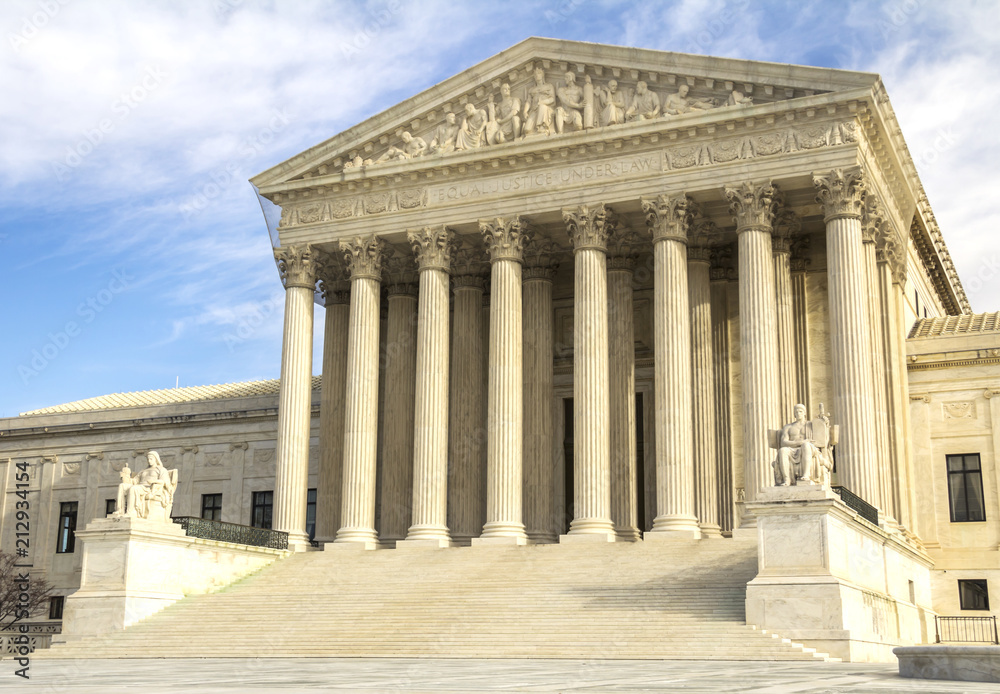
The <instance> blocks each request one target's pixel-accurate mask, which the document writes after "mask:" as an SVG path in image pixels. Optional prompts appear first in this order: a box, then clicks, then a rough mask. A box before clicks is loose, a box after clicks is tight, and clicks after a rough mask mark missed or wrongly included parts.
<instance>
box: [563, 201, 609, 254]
mask: <svg viewBox="0 0 1000 694" xmlns="http://www.w3.org/2000/svg"><path fill="white" fill-rule="evenodd" d="M609 214H610V215H613V214H614V212H613V211H612V210H611V209H610V208H609V207H607V206H605V205H604V203H598V204H597V205H580V206H579V207H570V208H566V207H564V208H563V211H562V218H563V222H564V223H565V224H566V232H567V233H568V234H569V240H570V241H571V242H572V243H573V252H574V253H576V252H577V251H582V250H585V249H593V250H595V251H601V252H602V253H607V251H608V234H609V233H610V232H611V225H610V224H609V223H608V216H609Z"/></svg>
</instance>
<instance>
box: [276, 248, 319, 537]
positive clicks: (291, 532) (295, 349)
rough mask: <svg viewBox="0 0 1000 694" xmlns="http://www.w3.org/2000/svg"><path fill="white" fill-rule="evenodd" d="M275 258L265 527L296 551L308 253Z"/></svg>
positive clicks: (307, 370)
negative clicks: (277, 359)
mask: <svg viewBox="0 0 1000 694" xmlns="http://www.w3.org/2000/svg"><path fill="white" fill-rule="evenodd" d="M275 257H276V258H277V259H278V263H279V268H280V269H281V272H282V276H283V278H284V280H285V324H284V332H283V334H282V341H281V381H280V387H279V390H278V436H277V442H276V453H275V458H276V461H277V462H276V464H275V479H274V515H273V519H272V525H271V527H273V528H274V529H275V530H281V531H283V532H287V533H288V546H289V547H290V548H291V549H294V550H296V551H302V550H304V549H305V548H306V547H308V546H309V535H308V534H307V533H306V493H307V490H308V486H309V435H310V432H309V427H310V420H311V416H312V414H311V410H312V344H313V297H314V294H315V284H316V275H315V265H314V251H313V250H312V248H311V247H309V246H290V247H288V248H278V249H275Z"/></svg>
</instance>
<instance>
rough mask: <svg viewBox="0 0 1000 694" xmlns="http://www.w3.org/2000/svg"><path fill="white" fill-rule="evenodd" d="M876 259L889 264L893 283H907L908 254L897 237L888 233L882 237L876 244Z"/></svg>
mask: <svg viewBox="0 0 1000 694" xmlns="http://www.w3.org/2000/svg"><path fill="white" fill-rule="evenodd" d="M875 260H876V262H878V263H879V264H881V263H888V264H889V271H890V272H891V273H892V282H893V284H899V285H904V284H906V255H905V254H904V253H903V252H902V249H901V248H900V245H899V243H897V242H896V239H894V238H893V237H892V236H890V235H888V234H887V235H885V236H882V237H880V238H879V239H878V242H877V243H876V244H875Z"/></svg>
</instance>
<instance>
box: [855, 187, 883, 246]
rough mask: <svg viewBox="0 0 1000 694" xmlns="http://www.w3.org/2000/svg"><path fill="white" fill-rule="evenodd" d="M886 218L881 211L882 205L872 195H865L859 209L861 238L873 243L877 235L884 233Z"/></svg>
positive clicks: (865, 241)
mask: <svg viewBox="0 0 1000 694" xmlns="http://www.w3.org/2000/svg"><path fill="white" fill-rule="evenodd" d="M887 227H888V220H887V219H886V218H885V215H884V214H883V213H882V206H881V205H880V204H879V201H878V199H877V198H876V197H875V196H874V195H865V199H864V207H863V208H862V210H861V240H862V241H863V242H864V243H875V242H876V239H877V238H878V237H879V236H882V235H884V234H885V233H886V228H887Z"/></svg>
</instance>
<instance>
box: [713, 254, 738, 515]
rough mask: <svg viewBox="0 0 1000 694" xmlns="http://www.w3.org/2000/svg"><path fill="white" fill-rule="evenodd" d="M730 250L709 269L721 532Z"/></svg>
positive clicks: (728, 461) (729, 509)
mask: <svg viewBox="0 0 1000 694" xmlns="http://www.w3.org/2000/svg"><path fill="white" fill-rule="evenodd" d="M731 263H732V249H731V247H730V246H722V247H717V248H715V249H713V253H712V264H711V267H710V270H709V274H710V277H711V282H710V285H711V293H712V308H711V316H712V357H713V360H712V367H713V377H714V380H713V387H714V389H715V397H714V398H713V399H712V407H713V408H714V411H715V456H716V461H717V462H716V468H715V469H716V484H717V487H716V488H717V490H718V491H717V495H718V496H717V498H718V500H719V525H720V526H721V529H722V530H723V531H726V532H728V531H731V530H732V529H733V454H732V445H733V437H732V434H731V432H732V429H731V428H730V427H731V425H730V415H729V411H730V407H731V401H730V397H731V393H730V387H729V383H730V374H729V360H730V355H729V286H728V285H729V275H730V274H732V275H735V272H734V271H733V270H732V265H731Z"/></svg>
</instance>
